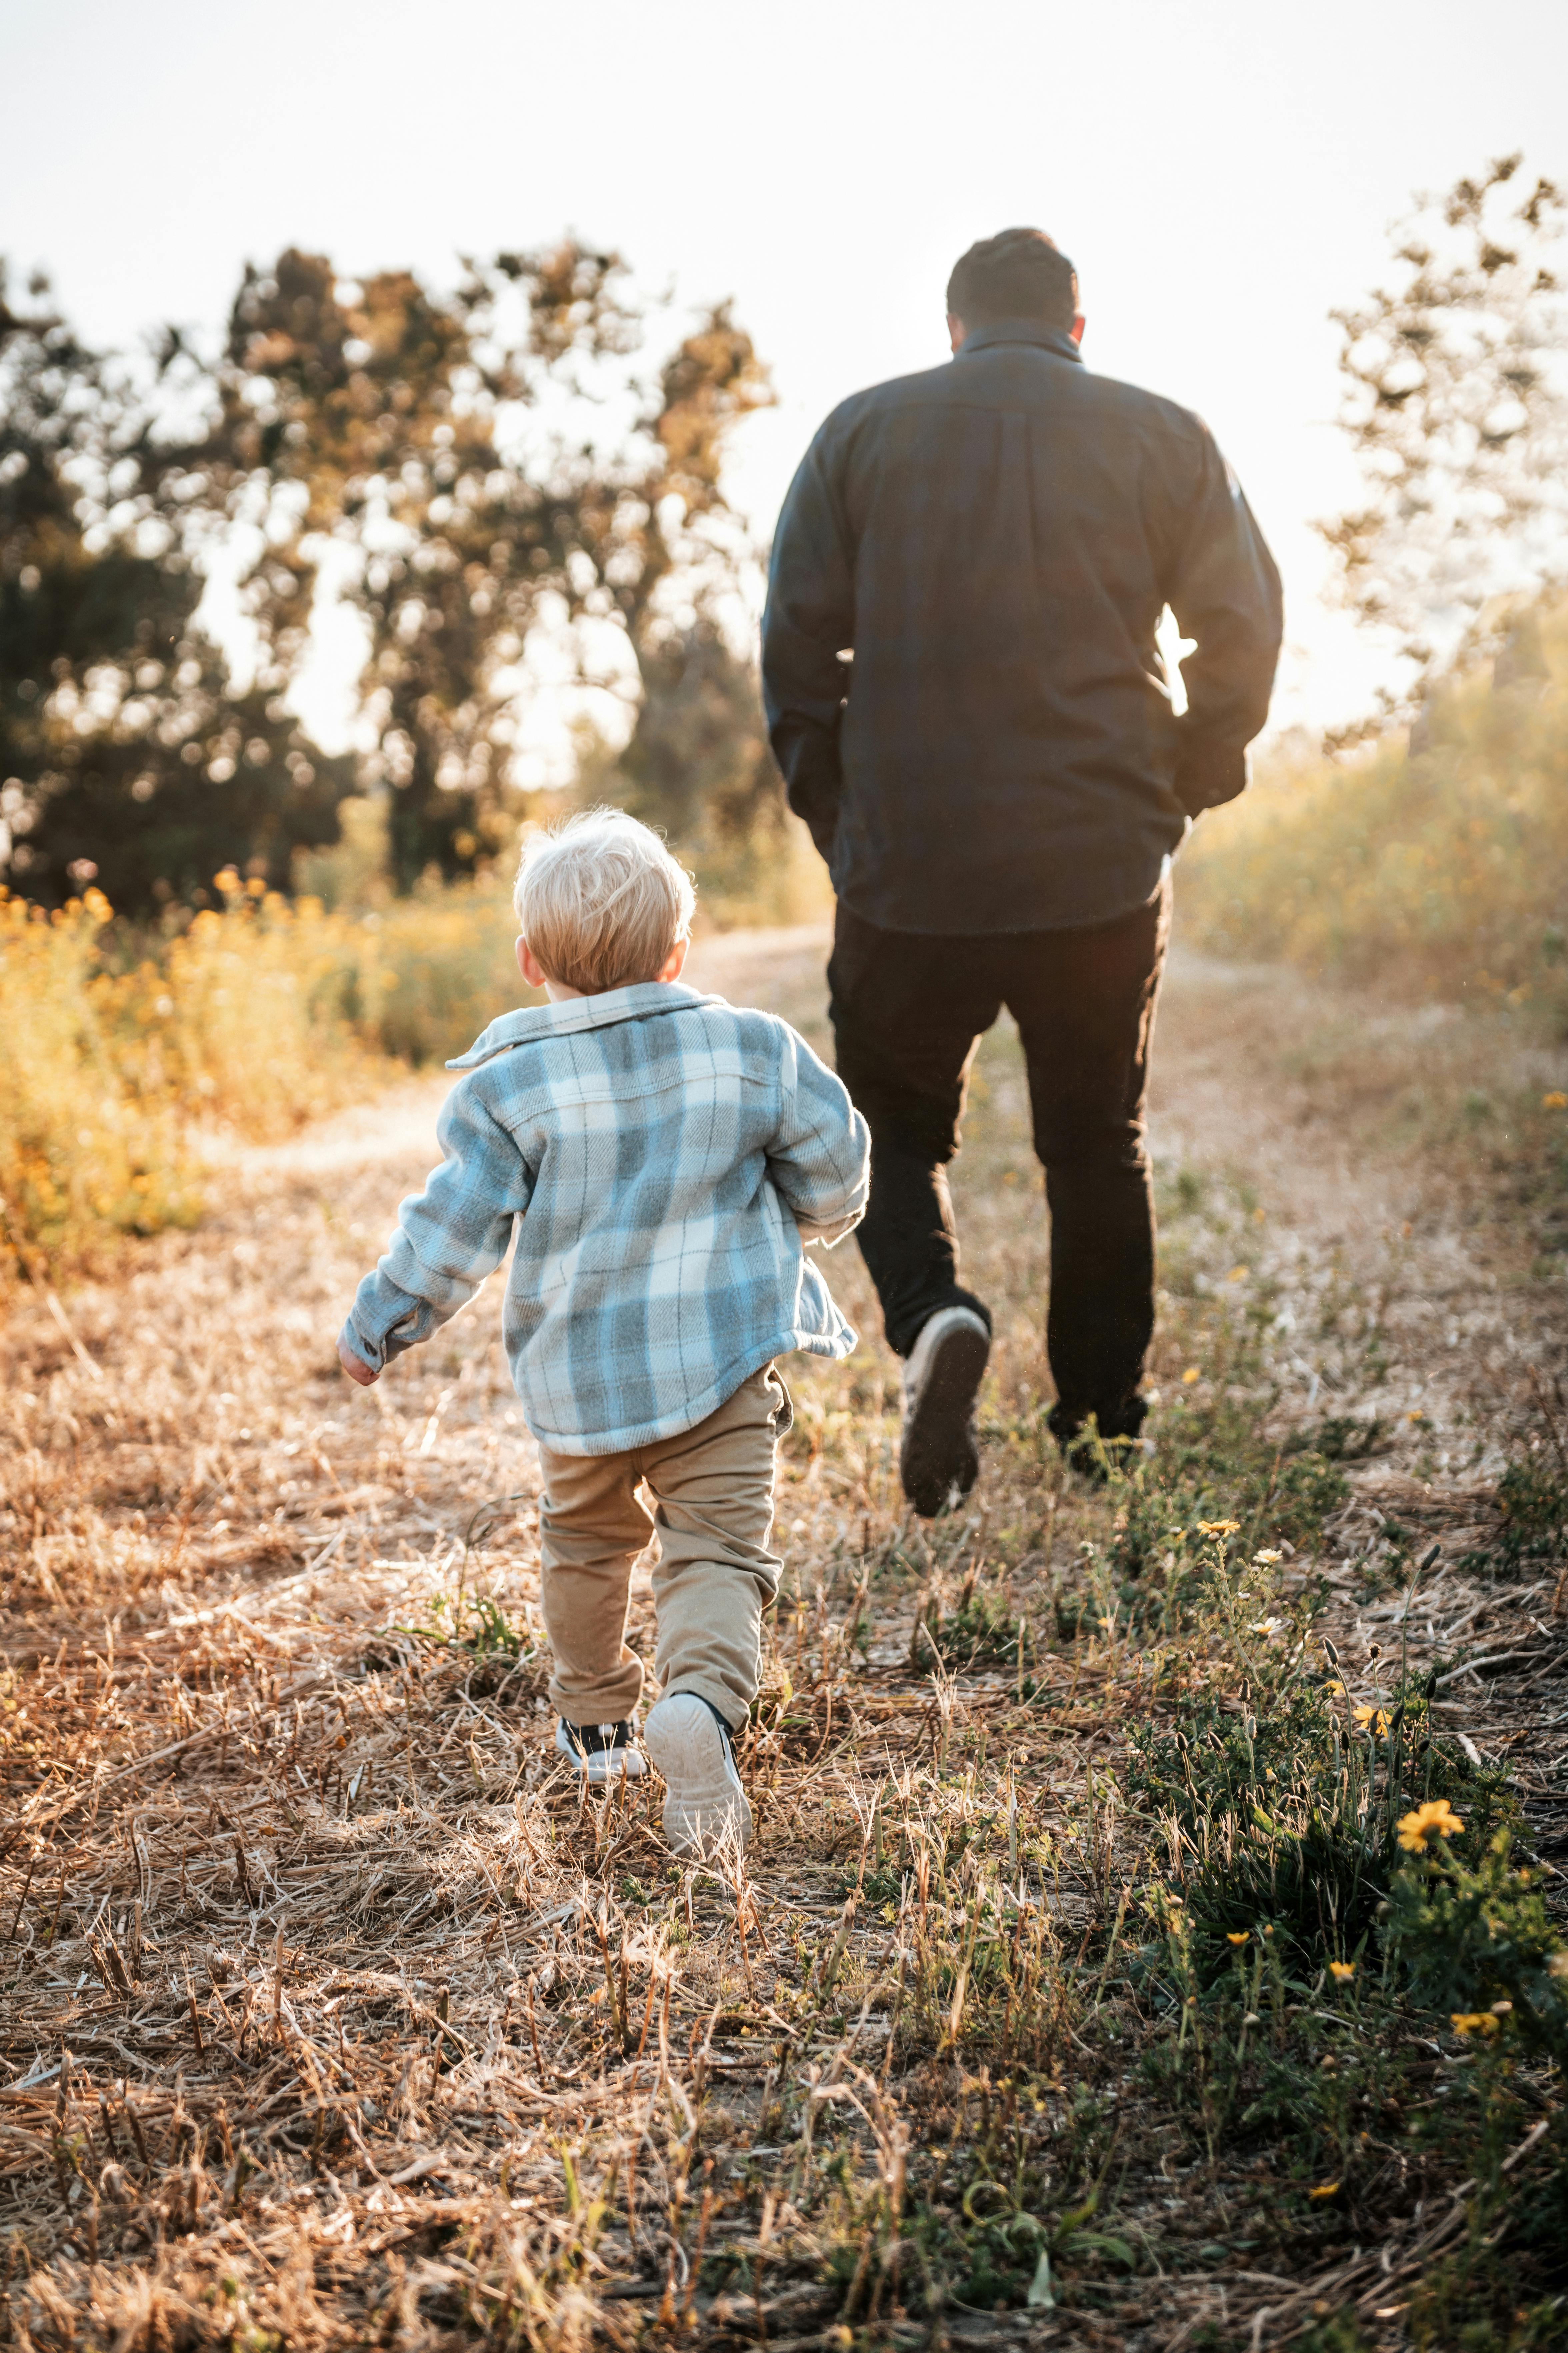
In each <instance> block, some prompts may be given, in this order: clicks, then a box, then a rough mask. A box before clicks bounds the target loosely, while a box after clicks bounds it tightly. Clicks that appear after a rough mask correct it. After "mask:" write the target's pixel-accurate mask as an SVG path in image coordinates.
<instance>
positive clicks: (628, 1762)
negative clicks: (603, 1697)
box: [555, 1716, 647, 1781]
mask: <svg viewBox="0 0 1568 2353" xmlns="http://www.w3.org/2000/svg"><path fill="white" fill-rule="evenodd" d="M555 1746H556V1748H557V1750H558V1751H559V1753H560V1754H561V1755H562V1756H563V1757H565V1759H566V1761H567V1763H568V1764H569V1765H572V1766H574V1767H576V1769H577V1771H578V1772H579V1773H582V1774H584V1775H585V1776H586V1778H588V1779H589V1780H590V1781H620V1780H628V1781H635V1780H636V1779H637V1776H638V1774H639V1773H646V1772H647V1757H645V1756H644V1755H643V1753H642V1750H641V1749H640V1748H639V1747H638V1746H637V1734H636V1732H635V1730H634V1729H633V1727H632V1726H631V1725H629V1724H628V1723H626V1721H625V1720H624V1719H623V1720H622V1721H621V1722H620V1723H619V1724H568V1723H567V1721H566V1718H565V1717H564V1716H561V1717H560V1718H559V1719H558V1720H557V1723H556V1726H555Z"/></svg>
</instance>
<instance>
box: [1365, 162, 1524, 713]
mask: <svg viewBox="0 0 1568 2353" xmlns="http://www.w3.org/2000/svg"><path fill="white" fill-rule="evenodd" d="M1520 164H1521V158H1520V157H1519V156H1518V155H1510V156H1505V157H1504V158H1502V159H1501V160H1500V162H1497V163H1494V164H1491V165H1490V166H1489V169H1488V170H1487V171H1486V172H1485V173H1484V174H1482V175H1481V176H1480V177H1479V178H1478V179H1462V180H1460V181H1458V183H1457V184H1456V185H1455V186H1454V187H1453V188H1452V189H1451V190H1450V191H1449V192H1448V193H1447V195H1444V196H1440V197H1439V196H1432V195H1424V196H1420V197H1418V198H1417V199H1416V200H1415V208H1414V210H1413V211H1412V212H1411V213H1410V214H1409V215H1408V216H1406V217H1405V219H1404V220H1402V221H1401V222H1399V223H1398V224H1397V225H1396V227H1395V229H1394V259H1395V263H1396V275H1395V276H1394V278H1392V279H1391V280H1390V281H1389V282H1388V283H1387V284H1386V285H1384V287H1381V288H1379V289H1378V290H1376V291H1375V292H1373V294H1371V295H1370V296H1369V297H1368V298H1367V300H1366V301H1364V302H1363V303H1360V304H1359V305H1357V306H1356V307H1354V308H1353V309H1350V310H1345V311H1335V312H1334V313H1333V314H1332V315H1333V317H1334V319H1335V321H1336V322H1337V323H1338V325H1339V328H1340V332H1341V337H1342V348H1341V355H1340V366H1341V370H1342V376H1343V379H1344V396H1343V400H1342V408H1341V415H1340V422H1341V424H1342V427H1343V428H1344V430H1345V431H1346V432H1347V433H1348V434H1349V436H1350V438H1351V443H1352V448H1353V449H1354V451H1355V455H1356V459H1357V461H1358V463H1359V465H1360V468H1361V471H1362V474H1363V480H1364V481H1365V483H1366V488H1367V498H1366V501H1365V503H1364V504H1363V506H1361V507H1360V508H1359V509H1357V510H1356V512H1353V513H1350V514H1346V515H1342V516H1341V517H1340V518H1338V520H1337V521H1335V522H1330V523H1326V524H1322V525H1320V529H1321V532H1322V533H1323V536H1324V537H1325V538H1326V539H1327V541H1328V543H1329V545H1330V546H1331V548H1332V550H1333V552H1334V554H1335V556H1336V558H1337V559H1338V564H1339V567H1340V575H1341V582H1342V592H1343V596H1344V600H1345V602H1346V603H1347V605H1348V606H1349V607H1350V608H1351V610H1352V612H1354V613H1355V614H1356V615H1357V617H1359V618H1360V619H1362V620H1363V621H1365V622H1368V623H1370V624H1372V625H1373V626H1375V627H1377V628H1381V629H1384V630H1387V631H1390V632H1392V633H1393V636H1394V642H1395V645H1396V647H1397V650H1398V653H1399V655H1400V657H1401V658H1402V661H1403V664H1404V667H1405V677H1406V680H1407V681H1414V682H1415V683H1414V691H1415V693H1416V694H1417V695H1419V691H1420V686H1421V682H1422V681H1424V680H1425V679H1426V678H1427V677H1428V676H1430V675H1431V674H1432V673H1433V672H1434V671H1435V670H1437V669H1439V668H1441V667H1443V666H1445V665H1446V664H1447V662H1449V661H1451V660H1452V659H1453V658H1454V656H1455V655H1456V653H1457V652H1458V650H1459V649H1460V648H1461V647H1462V646H1466V645H1467V644H1468V645H1469V646H1472V647H1473V646H1474V645H1475V644H1477V643H1478V642H1479V638H1480V636H1482V635H1484V634H1485V629H1486V623H1487V616H1488V613H1489V610H1490V611H1491V612H1492V613H1493V614H1495V613H1496V611H1497V610H1498V600H1499V599H1501V598H1507V597H1509V596H1518V595H1520V594H1528V593H1531V592H1539V591H1540V590H1541V589H1542V587H1544V586H1547V585H1548V584H1549V583H1551V582H1552V581H1554V580H1557V579H1560V578H1562V577H1563V575H1564V573H1565V571H1568V372H1565V362H1568V304H1565V302H1564V299H1563V286H1562V281H1561V279H1560V276H1559V271H1560V269H1561V266H1562V249H1563V231H1564V224H1565V220H1568V207H1565V205H1564V200H1563V195H1562V194H1561V193H1560V191H1559V190H1558V189H1557V188H1556V187H1555V186H1554V185H1552V182H1551V181H1549V180H1544V179H1538V180H1536V181H1535V183H1534V185H1533V186H1531V187H1530V188H1529V189H1528V192H1527V193H1522V194H1521V181H1520V176H1519V175H1520ZM1384 699H1385V701H1386V702H1389V703H1391V704H1392V703H1393V702H1394V700H1395V698H1394V697H1392V696H1387V697H1385V698H1384Z"/></svg>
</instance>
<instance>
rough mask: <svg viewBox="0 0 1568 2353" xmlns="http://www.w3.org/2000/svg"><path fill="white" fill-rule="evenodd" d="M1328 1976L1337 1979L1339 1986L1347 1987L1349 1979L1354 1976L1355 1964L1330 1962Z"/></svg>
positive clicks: (1351, 1962)
mask: <svg viewBox="0 0 1568 2353" xmlns="http://www.w3.org/2000/svg"><path fill="white" fill-rule="evenodd" d="M1329 1975H1330V1976H1331V1978H1338V1979H1339V1981H1340V1983H1341V1985H1347V1984H1348V1983H1349V1982H1350V1980H1351V1978H1353V1977H1354V1975H1355V1963H1354V1962H1353V1961H1331V1962H1330V1963H1329Z"/></svg>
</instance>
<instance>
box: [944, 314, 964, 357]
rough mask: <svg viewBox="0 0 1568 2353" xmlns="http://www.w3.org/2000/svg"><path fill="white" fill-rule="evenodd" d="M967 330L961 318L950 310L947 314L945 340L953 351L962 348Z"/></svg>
mask: <svg viewBox="0 0 1568 2353" xmlns="http://www.w3.org/2000/svg"><path fill="white" fill-rule="evenodd" d="M968 332H969V330H968V328H967V327H966V326H965V325H964V323H963V320H962V319H961V318H959V317H958V316H957V314H956V313H955V312H954V311H949V312H948V314H947V340H948V342H949V343H950V344H951V345H952V349H953V350H954V351H955V352H956V351H962V350H963V339H964V337H965V335H967V334H968Z"/></svg>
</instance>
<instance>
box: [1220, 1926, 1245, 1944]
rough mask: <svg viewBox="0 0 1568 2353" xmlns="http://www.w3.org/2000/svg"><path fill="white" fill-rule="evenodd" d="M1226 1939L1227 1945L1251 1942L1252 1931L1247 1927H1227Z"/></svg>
mask: <svg viewBox="0 0 1568 2353" xmlns="http://www.w3.org/2000/svg"><path fill="white" fill-rule="evenodd" d="M1225 1941H1226V1944H1227V1945H1246V1944H1249V1943H1250V1942H1251V1931H1250V1930H1249V1929H1247V1928H1227V1929H1226V1932H1225Z"/></svg>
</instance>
